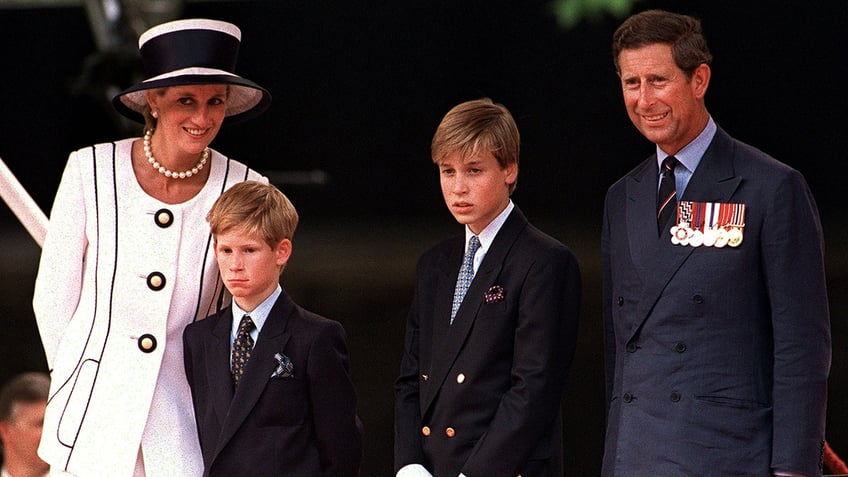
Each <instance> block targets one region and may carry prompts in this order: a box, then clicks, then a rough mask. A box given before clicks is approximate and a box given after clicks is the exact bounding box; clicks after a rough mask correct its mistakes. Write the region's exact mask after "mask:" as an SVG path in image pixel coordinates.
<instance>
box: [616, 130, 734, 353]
mask: <svg viewBox="0 0 848 477" xmlns="http://www.w3.org/2000/svg"><path fill="white" fill-rule="evenodd" d="M734 155H735V148H734V144H733V142H732V140H731V139H730V136H728V135H727V134H726V133H725V132H724V131H722V130H721V129H718V130H717V131H716V135H715V137H714V138H713V141H712V142H711V143H710V146H709V147H708V148H707V150H706V152H704V157H703V158H702V159H701V162H700V164H699V165H698V168H697V169H696V170H695V173H694V174H693V175H692V178H691V179H690V180H689V184H688V185H687V186H686V190H685V191H684V192H683V197H682V198H681V200H690V201H695V202H730V200H731V198H732V197H733V194H734V192H736V190H737V189H738V188H739V185H740V184H741V182H742V177H739V176H736V175H735V171H734V168H733V159H734ZM653 162H654V164H656V160H654V161H653ZM641 177H642V179H643V180H642V182H646V180H645V175H644V174H643V175H642V176H641ZM640 187H641V186H640ZM634 190H635V189H634ZM628 192H630V190H629V189H628ZM638 194H640V195H639V197H640V200H642V201H645V197H644V194H645V192H644V190H642V189H639V190H638ZM630 206H631V204H630V203H628V207H630ZM633 207H636V205H633ZM629 212H630V209H628V219H627V220H628V233H629V234H631V233H637V234H639V233H641V234H642V235H646V234H647V233H646V231H645V230H642V231H641V232H639V231H636V230H634V229H636V228H637V227H636V223H635V221H634V222H632V223H631V221H632V220H633V219H631V218H630V214H629ZM651 225H653V222H652V223H651ZM642 229H651V230H655V229H653V227H648V226H645V225H644V224H643V226H642ZM654 233H656V232H655V231H654ZM646 242H647V240H644V239H642V240H640V238H639V237H638V236H637V237H636V238H631V247H633V246H634V244H636V243H642V244H645V243H646ZM695 248H696V247H687V246H680V245H674V244H672V243H671V237H670V236H669V237H660V239H659V241H658V242H656V243H655V245H654V247H653V248H652V249H648V250H653V251H654V253H646V254H644V255H645V256H644V257H640V258H639V259H638V260H639V262H638V265H637V266H640V267H644V268H640V271H648V270H649V271H650V272H649V273H642V276H643V279H644V289H643V292H642V297H643V299H642V300H641V301H640V303H639V308H638V309H637V312H636V316H637V317H640V319H638V320H636V321H634V322H633V324H632V328H631V330H630V336H629V337H628V339H629V338H631V337H632V336H633V335H635V334H636V332H637V331H638V330H639V328H640V327H641V326H642V323H644V321H645V319H647V317H648V314H649V313H650V312H651V310H652V309H653V307H654V305H655V304H656V302H657V300H658V299H659V297H660V295H661V294H662V291H663V290H664V289H665V287H666V285H667V284H668V282H669V281H670V280H671V278H672V276H674V274H675V273H677V271H678V270H679V269H680V267H681V266H683V263H684V262H685V261H686V259H687V258H688V257H689V256H690V255H691V254H692V253H693V252H694V251H695ZM631 253H633V254H634V255H636V254H637V252H635V251H634V250H631ZM634 263H637V258H636V257H635V256H634Z"/></svg>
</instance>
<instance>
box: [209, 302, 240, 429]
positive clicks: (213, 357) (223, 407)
mask: <svg viewBox="0 0 848 477" xmlns="http://www.w3.org/2000/svg"><path fill="white" fill-rule="evenodd" d="M232 316H233V312H232V308H230V307H227V308H225V309H224V310H222V311H221V312H220V313H219V314H218V322H217V323H216V324H215V328H214V329H213V330H212V335H213V336H214V337H215V339H213V340H212V341H210V342H209V350H208V353H207V354H208V356H209V359H208V360H207V361H206V367H207V369H206V373H207V376H208V380H209V393H210V394H211V396H210V399H211V400H212V405H213V407H214V409H215V414H216V415H218V416H221V419H223V418H224V416H226V415H227V412H228V410H229V408H230V401H232V399H233V378H232V374H231V373H230V325H231V324H232ZM213 390H214V391H213Z"/></svg>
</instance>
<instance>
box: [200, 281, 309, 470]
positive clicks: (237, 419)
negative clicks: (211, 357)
mask: <svg viewBox="0 0 848 477" xmlns="http://www.w3.org/2000/svg"><path fill="white" fill-rule="evenodd" d="M293 311H294V302H292V301H291V299H290V298H289V296H288V295H287V294H286V292H285V291H283V293H282V294H280V296H279V298H277V302H276V303H275V304H274V307H273V308H272V309H271V313H270V314H269V315H268V319H267V320H266V321H265V324H264V325H263V326H262V331H260V332H259V338H258V339H257V340H256V346H255V347H254V348H253V351H252V352H251V354H250V360H249V361H248V362H247V366H246V367H245V369H244V375H243V376H242V378H241V380H240V381H239V385H238V387H237V388H236V390H235V394H234V395H233V398H232V401H231V403H230V404H229V407H228V412H227V414H226V418H224V422H223V424H222V425H221V435H220V436H219V438H218V447H217V449H216V451H215V454H216V455H217V454H218V452H220V451H221V449H223V448H224V446H226V444H227V442H229V440H230V439H231V438H232V436H233V435H234V434H235V432H236V430H238V428H239V427H240V426H241V425H242V423H243V422H244V420H245V419H246V418H247V416H248V415H249V414H250V413H251V411H252V410H253V407H254V406H255V405H256V402H257V401H258V400H259V397H260V396H261V395H262V392H263V391H264V390H265V386H266V384H267V383H268V380H269V379H270V377H271V374H272V373H273V372H274V369H275V368H276V361H275V360H274V355H275V354H276V353H280V352H283V351H284V350H285V347H286V344H288V341H289V338H290V336H291V335H290V334H289V333H286V332H285V330H286V326H287V324H288V320H289V317H290V315H291V314H292V313H293ZM228 356H229V354H228ZM230 387H231V388H232V385H230Z"/></svg>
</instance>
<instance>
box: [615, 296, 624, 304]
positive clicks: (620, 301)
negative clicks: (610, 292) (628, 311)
mask: <svg viewBox="0 0 848 477" xmlns="http://www.w3.org/2000/svg"><path fill="white" fill-rule="evenodd" d="M616 301H617V302H618V306H623V305H624V297H623V296H620V297H618V300H616Z"/></svg>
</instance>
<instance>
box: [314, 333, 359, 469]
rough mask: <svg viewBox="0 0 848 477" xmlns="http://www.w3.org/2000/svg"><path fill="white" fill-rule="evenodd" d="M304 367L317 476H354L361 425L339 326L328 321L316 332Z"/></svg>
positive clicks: (343, 339) (357, 465)
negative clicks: (313, 429)
mask: <svg viewBox="0 0 848 477" xmlns="http://www.w3.org/2000/svg"><path fill="white" fill-rule="evenodd" d="M307 367H308V369H307V374H308V378H307V379H308V382H309V399H310V404H311V408H312V421H313V423H314V426H315V438H316V444H317V446H318V452H319V454H320V458H321V475H323V476H326V477H356V476H358V475H359V466H360V465H361V462H362V428H361V426H362V425H361V423H360V421H359V418H358V417H357V415H356V391H355V390H354V387H353V382H352V381H351V379H350V360H349V358H348V351H347V345H346V344H345V333H344V329H343V328H342V326H341V324H339V323H337V322H331V323H330V325H328V326H325V327H323V328H322V329H321V330H319V332H318V335H317V336H316V338H315V342H314V343H313V344H312V346H311V348H310V351H309V364H308V366H307Z"/></svg>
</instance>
